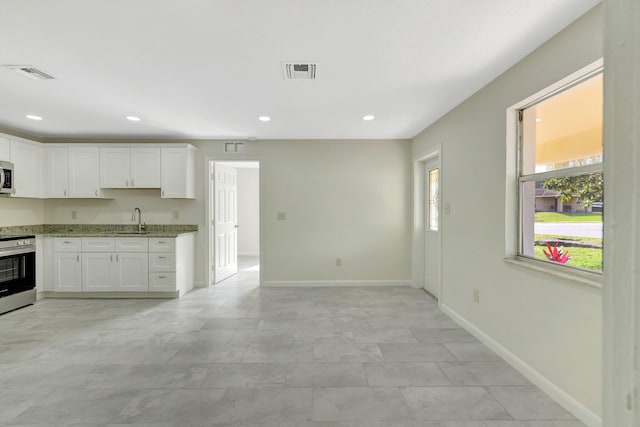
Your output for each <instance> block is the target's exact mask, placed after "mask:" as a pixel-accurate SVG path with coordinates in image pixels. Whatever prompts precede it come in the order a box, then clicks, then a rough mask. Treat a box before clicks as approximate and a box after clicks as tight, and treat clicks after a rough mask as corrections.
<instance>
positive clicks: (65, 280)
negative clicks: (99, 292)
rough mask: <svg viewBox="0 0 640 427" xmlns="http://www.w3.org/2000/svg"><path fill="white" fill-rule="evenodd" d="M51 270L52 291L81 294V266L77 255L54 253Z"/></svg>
mask: <svg viewBox="0 0 640 427" xmlns="http://www.w3.org/2000/svg"><path fill="white" fill-rule="evenodd" d="M53 270H54V276H53V277H54V278H53V287H54V291H56V292H82V264H81V263H80V254H79V253H56V254H55V255H54V266H53Z"/></svg>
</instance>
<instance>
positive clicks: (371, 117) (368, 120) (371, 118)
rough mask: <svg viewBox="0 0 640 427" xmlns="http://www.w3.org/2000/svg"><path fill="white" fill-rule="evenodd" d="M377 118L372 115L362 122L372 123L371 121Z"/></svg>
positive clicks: (365, 117) (364, 118)
mask: <svg viewBox="0 0 640 427" xmlns="http://www.w3.org/2000/svg"><path fill="white" fill-rule="evenodd" d="M375 118H376V116H372V115H368V116H364V117H363V118H362V120H364V121H366V122H370V121H371V120H373V119H375Z"/></svg>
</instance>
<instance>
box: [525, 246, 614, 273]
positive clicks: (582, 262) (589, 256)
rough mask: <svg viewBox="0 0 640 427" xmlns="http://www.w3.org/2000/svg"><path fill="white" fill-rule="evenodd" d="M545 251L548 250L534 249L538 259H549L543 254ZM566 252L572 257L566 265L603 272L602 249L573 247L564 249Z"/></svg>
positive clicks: (539, 247)
mask: <svg viewBox="0 0 640 427" xmlns="http://www.w3.org/2000/svg"><path fill="white" fill-rule="evenodd" d="M543 249H546V247H544V246H536V247H535V248H534V255H535V257H536V258H541V259H547V257H546V255H545V254H544V253H543V252H542V250H543ZM564 251H565V252H568V253H569V257H571V259H570V260H569V261H568V262H567V263H566V265H571V266H574V267H580V268H587V269H589V270H596V271H602V249H596V248H573V247H572V248H564Z"/></svg>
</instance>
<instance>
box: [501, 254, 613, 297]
mask: <svg viewBox="0 0 640 427" xmlns="http://www.w3.org/2000/svg"><path fill="white" fill-rule="evenodd" d="M504 261H505V262H507V263H509V264H513V265H516V266H519V267H523V268H528V269H530V270H535V271H540V272H543V273H547V274H550V275H552V276H556V277H560V278H563V279H566V280H570V281H572V282H577V283H582V284H585V285H589V286H593V287H595V288H598V289H602V274H601V273H595V272H594V273H591V272H588V271H581V270H576V269H572V268H568V267H564V266H555V265H553V264H548V263H546V262H544V261H536V260H532V259H529V258H524V257H518V256H516V257H513V258H505V259H504Z"/></svg>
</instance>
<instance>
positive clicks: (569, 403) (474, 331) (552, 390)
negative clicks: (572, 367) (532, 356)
mask: <svg viewBox="0 0 640 427" xmlns="http://www.w3.org/2000/svg"><path fill="white" fill-rule="evenodd" d="M440 309H441V310H442V311H443V312H444V313H445V314H447V315H448V316H449V317H451V319H453V320H454V321H455V322H456V323H457V324H459V325H460V326H462V327H463V328H464V329H466V330H467V331H468V332H469V333H470V334H471V335H473V336H474V337H476V338H477V339H479V340H480V341H481V342H482V343H483V344H485V345H486V346H487V347H489V348H490V349H491V350H493V351H494V352H495V353H496V354H498V355H499V356H500V357H502V358H503V359H504V360H505V361H506V362H507V363H509V364H510V365H511V366H512V367H513V368H515V369H516V370H517V371H518V372H520V373H521V374H522V375H524V376H525V377H527V379H528V380H529V381H531V382H532V383H533V384H535V385H536V386H537V387H538V388H540V390H542V391H543V392H545V393H546V394H548V395H549V396H550V397H551V398H552V399H554V400H555V401H556V402H558V403H559V404H560V405H562V406H563V407H564V408H565V409H566V410H567V411H569V412H571V413H572V414H573V415H574V416H575V417H576V418H578V419H579V420H580V421H582V422H583V423H585V424H586V425H587V426H589V427H601V426H602V419H601V418H600V417H598V416H597V415H596V414H595V413H593V412H592V411H591V410H590V409H589V408H587V407H586V406H584V405H583V404H582V403H580V402H578V401H577V400H576V399H574V398H573V397H572V396H571V395H569V393H567V392H566V391H564V390H563V389H561V388H560V387H558V386H557V385H555V384H554V383H553V382H551V380H549V379H548V378H547V377H545V376H544V375H542V374H541V373H540V372H538V371H537V370H536V369H535V368H533V367H532V366H531V365H529V364H527V363H526V362H525V361H523V360H522V359H520V358H519V357H518V356H516V355H515V354H513V353H512V352H511V351H509V350H507V349H506V348H505V347H503V346H502V344H500V343H499V342H498V341H496V340H494V339H493V338H491V337H490V336H489V335H487V334H486V333H484V332H483V331H482V330H480V329H479V328H478V327H476V326H475V325H474V324H472V323H471V322H469V321H468V320H467V319H465V318H464V317H462V316H461V315H459V314H458V313H457V312H456V311H455V310H453V309H452V308H451V307H449V306H447V305H446V304H440Z"/></svg>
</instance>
